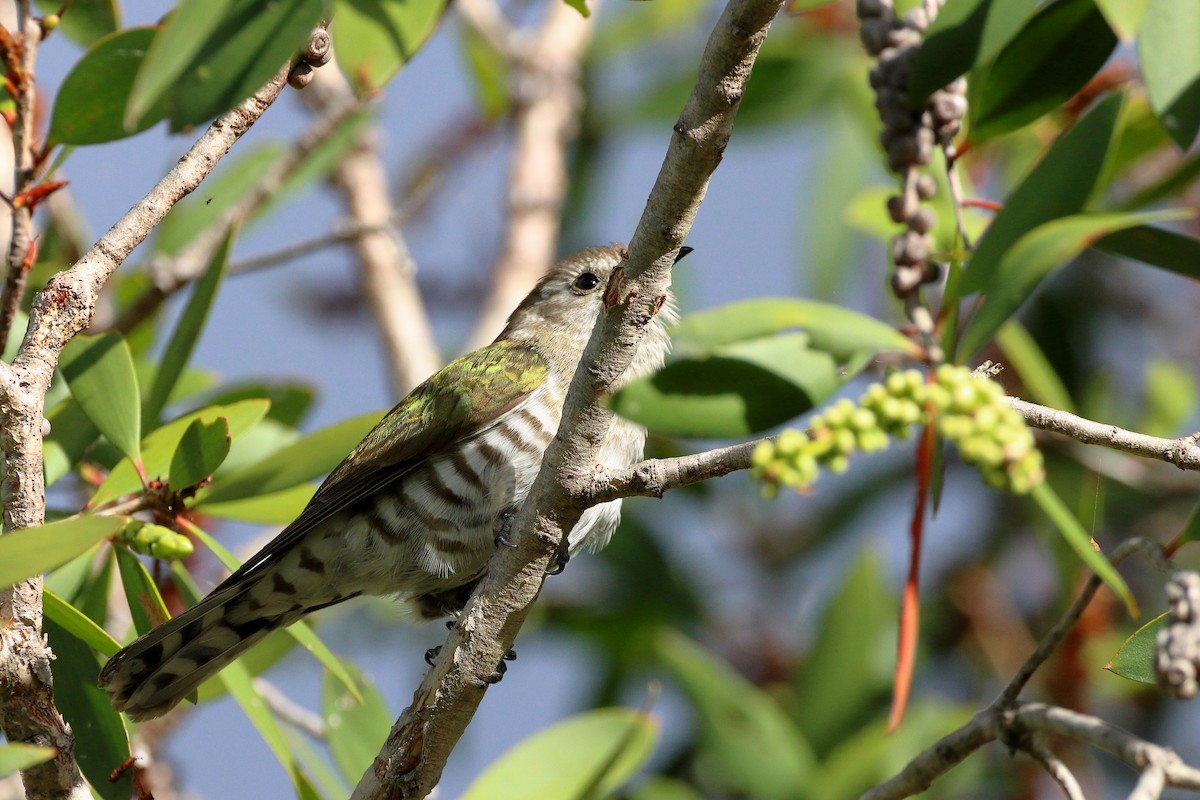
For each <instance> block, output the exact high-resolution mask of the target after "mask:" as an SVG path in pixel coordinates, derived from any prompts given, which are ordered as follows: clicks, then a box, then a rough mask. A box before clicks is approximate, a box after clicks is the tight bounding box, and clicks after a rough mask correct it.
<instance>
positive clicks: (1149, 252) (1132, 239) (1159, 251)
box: [1096, 159, 1200, 278]
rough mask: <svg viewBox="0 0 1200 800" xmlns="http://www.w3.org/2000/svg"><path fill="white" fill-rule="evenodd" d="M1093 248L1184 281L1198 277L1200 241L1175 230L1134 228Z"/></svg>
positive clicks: (1098, 243)
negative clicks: (1156, 269)
mask: <svg viewBox="0 0 1200 800" xmlns="http://www.w3.org/2000/svg"><path fill="white" fill-rule="evenodd" d="M1197 161H1198V163H1200V159H1198V160H1197ZM1096 247H1098V248H1099V249H1101V250H1103V251H1105V252H1106V253H1112V254H1113V255H1117V256H1123V257H1125V258H1131V259H1133V260H1134V261H1141V262H1142V263H1143V264H1149V265H1150V266H1152V267H1158V268H1159V269H1164V270H1166V271H1167V272H1173V273H1175V274H1176V275H1182V276H1183V277H1185V278H1200V239H1194V238H1192V237H1191V236H1184V235H1183V234H1181V233H1176V232H1175V231H1169V230H1166V229H1164V228H1152V227H1150V226H1148V225H1138V226H1135V227H1133V228H1125V229H1123V230H1119V231H1115V232H1114V233H1111V234H1109V235H1108V236H1105V237H1104V238H1103V239H1101V240H1100V241H1098V242H1096Z"/></svg>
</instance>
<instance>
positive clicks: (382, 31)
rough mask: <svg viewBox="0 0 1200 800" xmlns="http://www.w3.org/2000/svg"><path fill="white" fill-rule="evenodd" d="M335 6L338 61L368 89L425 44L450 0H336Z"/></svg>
mask: <svg viewBox="0 0 1200 800" xmlns="http://www.w3.org/2000/svg"><path fill="white" fill-rule="evenodd" d="M333 9H334V11H333V15H334V17H335V18H336V19H337V24H336V25H334V26H333V28H332V33H333V48H334V50H335V51H336V52H337V54H338V64H339V65H340V66H341V68H342V71H343V72H344V73H346V77H347V78H349V79H350V81H351V82H352V83H353V84H354V85H355V86H356V87H357V88H358V90H359V92H360V93H363V94H368V95H369V94H372V93H374V92H376V91H378V90H379V89H382V88H383V87H384V86H385V85H386V84H387V83H388V81H390V80H391V79H392V78H394V77H395V76H396V73H398V72H399V71H400V69H401V68H402V67H403V66H404V65H405V64H406V63H407V62H408V60H409V59H410V58H412V57H413V56H414V55H415V54H416V52H417V51H418V50H419V49H420V48H421V46H422V45H424V44H425V40H426V39H428V38H429V36H430V35H431V34H432V33H433V31H434V28H436V27H437V24H438V20H440V19H441V16H442V13H443V12H444V11H445V9H446V0H419V2H407V3H395V2H388V0H334V3H333Z"/></svg>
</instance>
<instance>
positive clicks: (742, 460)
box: [586, 437, 774, 506]
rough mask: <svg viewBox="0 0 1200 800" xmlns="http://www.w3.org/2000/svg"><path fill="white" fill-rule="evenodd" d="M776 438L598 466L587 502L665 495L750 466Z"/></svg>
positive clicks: (590, 484) (589, 488)
mask: <svg viewBox="0 0 1200 800" xmlns="http://www.w3.org/2000/svg"><path fill="white" fill-rule="evenodd" d="M772 439H774V437H766V438H764V439H755V440H754V441H752V442H743V443H742V444H735V445H731V446H729V447H720V448H717V449H716V450H707V451H705V452H703V453H693V454H691V455H686V456H676V457H674V458H649V459H646V460H645V461H640V462H638V463H637V464H633V465H631V466H628V467H624V468H621V469H613V468H609V467H598V468H597V469H596V472H595V478H594V480H593V481H592V482H591V483H589V485H588V487H587V493H586V503H587V505H589V506H593V505H597V504H599V503H606V502H608V501H609V500H616V499H617V498H619V497H662V496H663V494H665V493H666V492H668V491H670V490H672V489H678V488H680V487H682V486H690V485H691V484H693V483H699V482H700V481H706V480H709V479H710V478H719V477H721V476H723V475H728V474H729V473H731V472H737V471H739V470H743V469H749V468H750V456H751V454H752V453H753V452H754V448H755V447H757V446H758V444H759V443H760V442H763V441H771V440H772Z"/></svg>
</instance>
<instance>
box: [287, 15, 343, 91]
mask: <svg viewBox="0 0 1200 800" xmlns="http://www.w3.org/2000/svg"><path fill="white" fill-rule="evenodd" d="M331 58H333V39H332V38H330V36H329V31H327V30H325V28H324V27H317V28H314V29H313V32H312V33H311V34H310V35H309V37H308V44H306V45H305V46H304V49H303V50H302V51H301V52H300V57H299V58H298V59H297V60H296V63H295V64H294V65H292V71H291V72H289V73H288V85H289V86H291V87H292V88H293V89H303V88H304V87H305V86H308V84H309V83H311V82H312V79H313V69H315V68H316V67H323V66H325V65H326V64H328V63H329V59H331Z"/></svg>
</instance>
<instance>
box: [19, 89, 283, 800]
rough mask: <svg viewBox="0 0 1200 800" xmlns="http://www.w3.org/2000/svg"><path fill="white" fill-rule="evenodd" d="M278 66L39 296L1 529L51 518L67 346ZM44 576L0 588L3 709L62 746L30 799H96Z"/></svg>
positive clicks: (258, 112) (30, 775) (23, 359)
mask: <svg viewBox="0 0 1200 800" xmlns="http://www.w3.org/2000/svg"><path fill="white" fill-rule="evenodd" d="M287 72H288V70H287V68H284V69H281V70H280V71H279V72H278V73H277V74H276V75H275V76H274V77H273V78H272V79H271V80H270V81H269V82H268V83H267V85H266V86H264V87H263V88H262V89H261V90H259V92H257V93H256V94H255V95H254V96H253V97H251V98H250V99H248V100H246V101H245V102H243V103H241V104H240V105H239V106H237V107H236V108H234V109H233V110H232V111H229V112H228V113H226V114H224V115H223V116H221V117H220V118H219V119H218V120H217V121H216V122H214V123H213V124H212V125H211V126H210V127H209V128H208V130H206V131H205V132H204V134H203V135H201V136H200V138H199V139H197V140H196V143H195V144H193V145H192V147H191V148H190V149H189V150H188V152H187V153H186V154H185V155H184V156H183V157H182V158H181V159H180V160H179V162H178V163H177V164H176V165H175V166H174V167H173V168H172V169H171V170H170V172H168V173H167V174H166V176H164V177H163V178H162V180H160V181H159V182H158V183H157V184H156V185H155V186H154V188H152V189H151V190H150V191H149V192H148V193H147V194H146V196H145V197H143V198H142V199H141V200H140V201H138V203H137V204H136V205H134V206H133V208H131V209H130V210H129V211H128V212H126V213H125V215H124V216H122V217H121V219H120V220H118V221H117V223H116V224H115V225H113V227H112V228H110V229H109V231H108V232H107V233H106V234H105V235H104V236H103V237H101V238H100V240H99V241H97V242H96V243H95V244H94V245H93V246H92V247H91V249H89V250H88V252H87V253H85V254H84V256H83V257H82V258H80V259H79V260H78V261H77V262H75V264H74V265H72V266H71V267H70V268H69V269H67V270H64V271H63V272H60V273H58V274H57V275H55V276H54V277H53V278H51V279H50V281H49V282H48V283H47V285H46V288H45V289H43V290H42V291H40V292H38V293H37V295H36V296H35V297H34V300H33V306H32V309H31V312H30V322H29V328H28V332H27V333H26V335H25V339H24V341H23V342H22V344H21V347H20V349H19V350H18V353H17V357H16V358H15V359H14V361H13V363H12V365H7V364H0V447H2V448H3V454H4V462H3V476H2V477H3V481H2V492H3V494H2V500H3V506H4V530H5V531H12V530H16V529H18V528H28V527H31V526H34V525H38V524H40V523H41V522H42V521H43V520H44V519H45V510H46V509H45V484H44V479H43V473H42V423H43V414H44V411H45V399H46V390H47V388H48V387H49V386H50V377H51V375H52V374H53V372H54V368H55V366H56V364H57V363H58V357H59V354H60V353H61V352H62V349H63V347H65V346H66V344H67V342H69V341H70V340H71V338H72V337H73V336H75V334H77V333H79V332H80V331H82V330H83V329H84V328H85V327H87V325H88V323H89V322H90V321H91V319H92V316H93V315H94V313H95V310H96V303H97V298H98V297H99V294H100V290H101V288H102V287H103V286H104V283H105V281H107V280H108V278H109V276H110V275H112V273H113V271H114V270H116V269H117V267H119V266H120V265H121V264H122V263H123V262H124V261H125V259H126V258H127V257H128V256H129V254H130V253H132V252H133V250H134V248H135V247H137V246H138V245H139V244H141V243H142V242H143V241H145V239H146V237H147V236H149V235H150V232H151V231H152V230H153V229H154V227H155V226H156V225H158V224H159V223H160V222H161V221H162V219H163V217H164V216H166V214H167V212H168V211H170V209H171V208H172V207H173V206H174V205H175V203H177V202H178V201H179V200H180V199H181V198H183V197H185V196H186V195H187V194H189V193H190V192H192V191H193V190H194V189H195V188H196V187H197V186H199V185H200V182H201V181H202V180H203V179H204V178H205V177H206V176H207V175H208V174H209V173H210V172H211V171H212V169H213V167H215V166H216V164H217V162H218V161H220V159H221V158H222V156H224V155H225V154H226V153H227V152H228V151H229V149H230V148H231V147H232V146H233V145H234V143H235V142H237V140H238V139H240V138H241V137H242V135H243V134H244V133H245V132H246V131H247V130H249V128H250V126H251V125H253V124H254V123H255V121H257V120H258V118H259V117H260V116H262V114H263V112H264V111H266V109H267V108H268V107H269V106H270V105H271V103H272V102H274V101H275V98H276V97H278V96H279V93H280V91H281V90H282V88H283V86H284V85H285V83H286V81H287ZM41 601H42V579H41V577H40V576H39V577H37V578H33V579H30V580H28V581H24V582H22V583H19V584H17V585H15V586H12V587H7V588H5V589H3V590H0V623H2V624H0V713H2V716H3V719H2V724H3V732H4V735H5V738H7V739H8V741H10V742H36V743H40V744H47V745H51V746H54V747H56V748H57V749H58V751H59V755H58V756H57V757H56V758H55V759H53V760H52V761H50V762H47V764H46V765H43V766H42V767H38V768H34V769H31V770H29V771H28V772H26V773H25V775H26V791H27V792H28V795H29V797H30V798H31V800H42V798H46V799H47V800H49V798H64V797H66V798H72V800H74V799H75V798H79V799H80V800H83V798H90V797H91V792H90V790H88V788H87V786H86V785H85V784H84V782H83V780H82V778H81V777H80V774H79V770H78V767H77V766H76V765H75V762H74V760H73V755H72V754H73V749H74V740H73V737H72V734H71V732H70V730H69V729H68V728H67V726H66V724H65V723H64V722H63V719H62V717H61V716H60V715H59V713H58V711H57V710H56V708H55V706H54V700H53V689H52V679H51V675H50V666H49V665H50V653H49V651H48V649H47V647H46V645H45V643H44V641H43V639H42V636H41V620H42V611H41V608H42V606H41Z"/></svg>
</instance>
